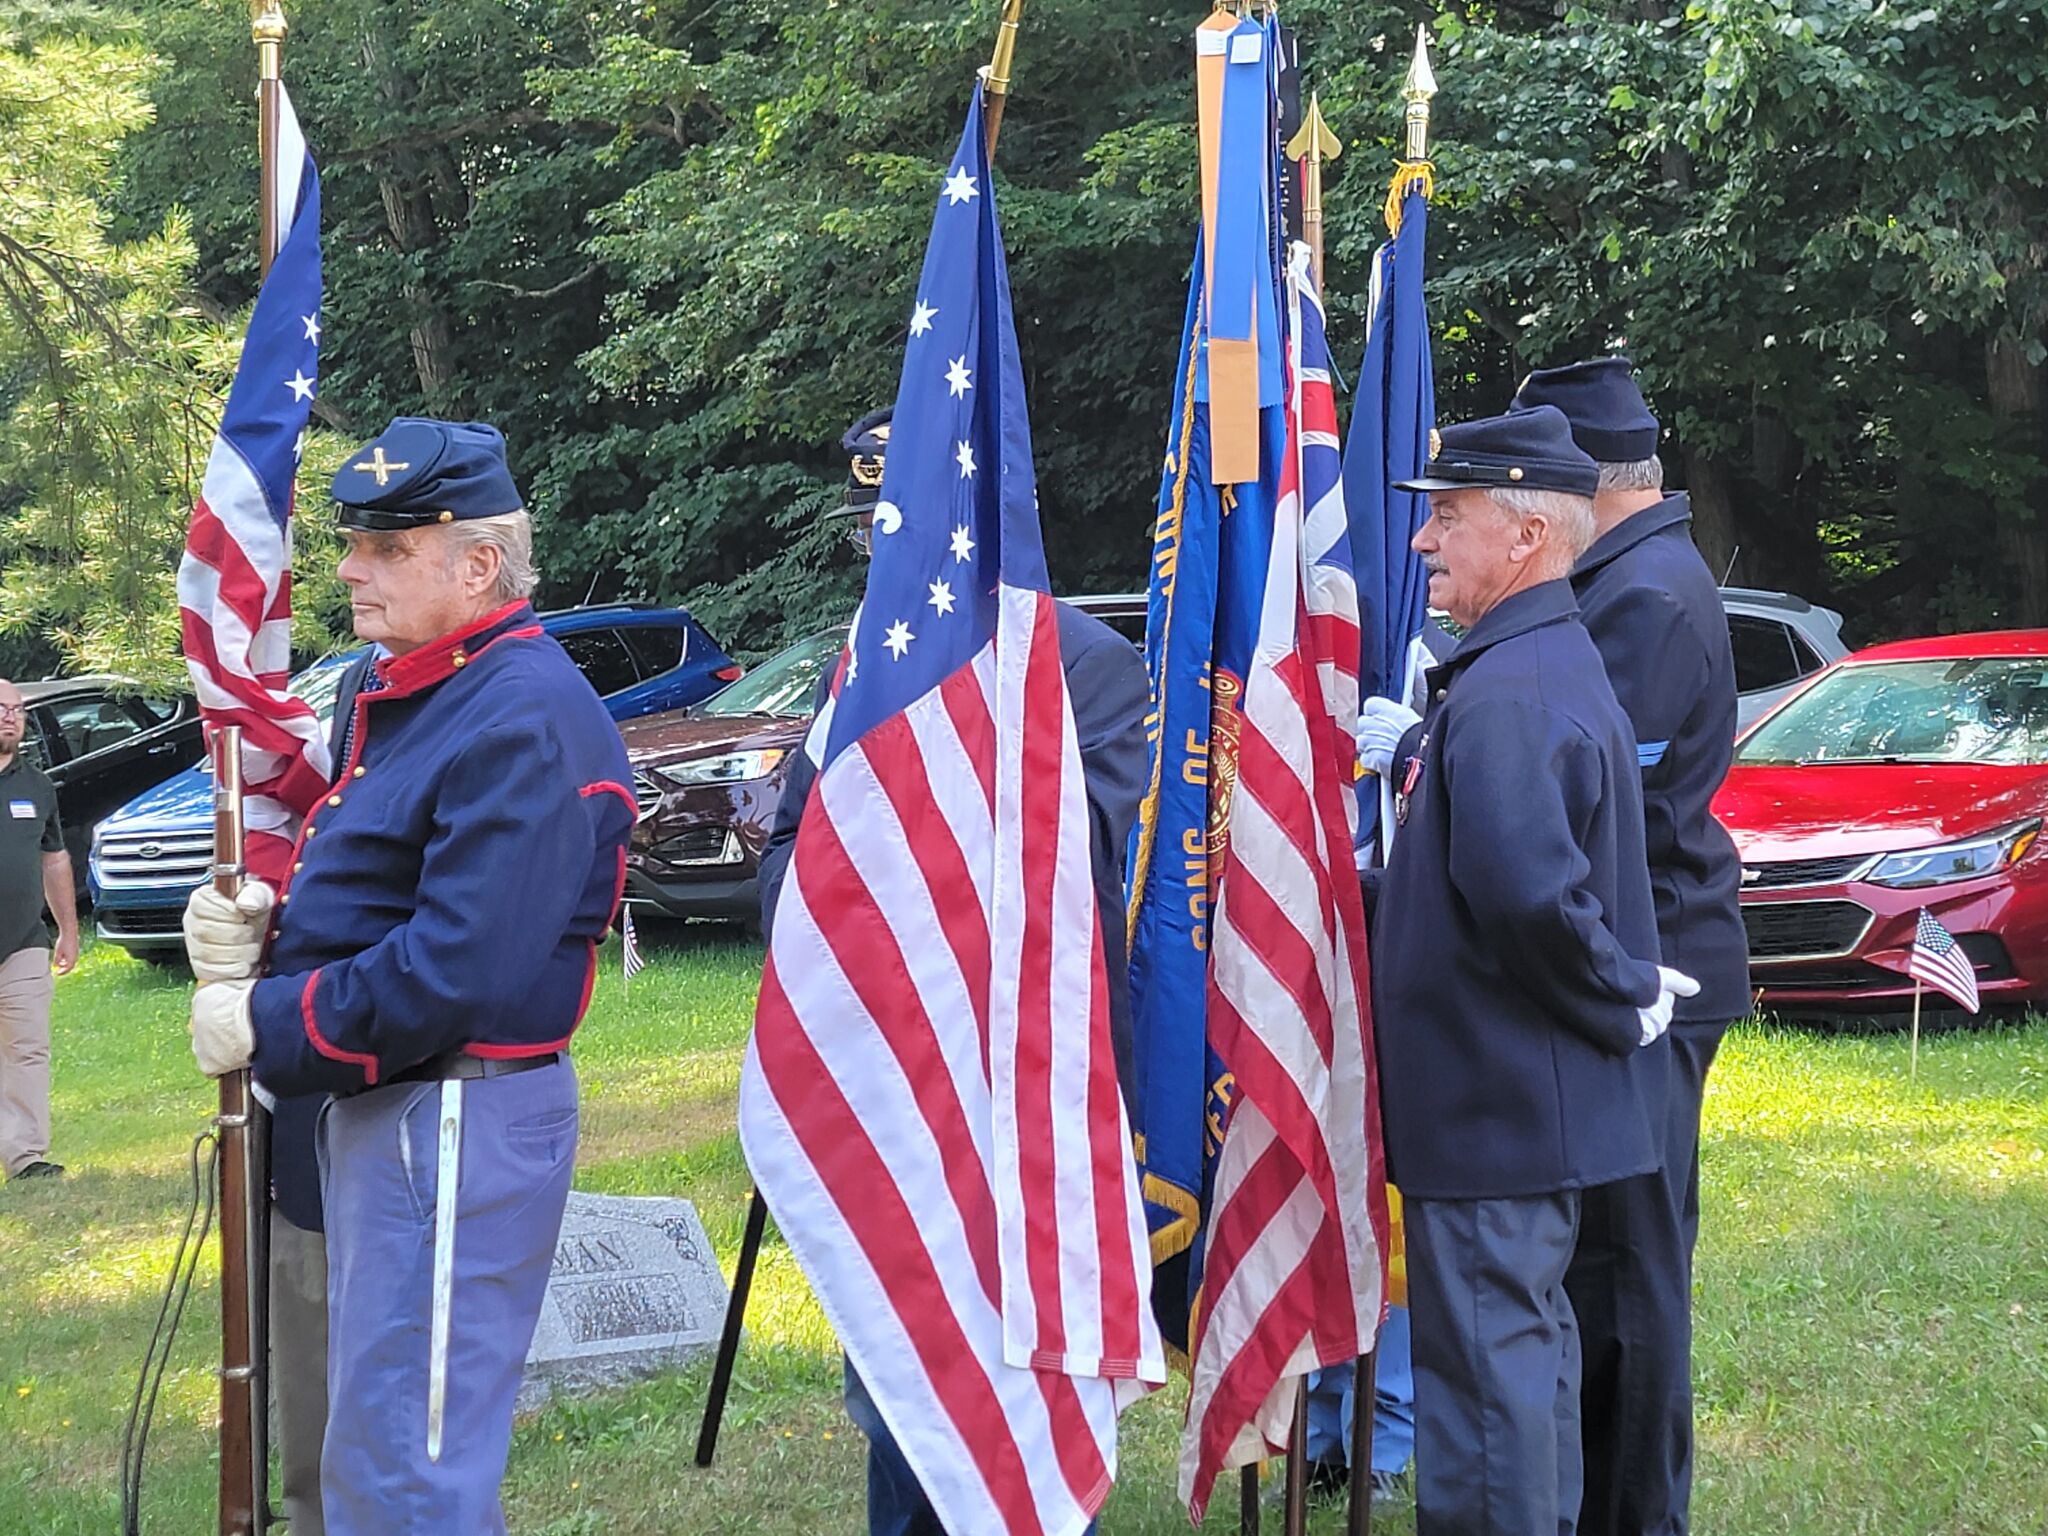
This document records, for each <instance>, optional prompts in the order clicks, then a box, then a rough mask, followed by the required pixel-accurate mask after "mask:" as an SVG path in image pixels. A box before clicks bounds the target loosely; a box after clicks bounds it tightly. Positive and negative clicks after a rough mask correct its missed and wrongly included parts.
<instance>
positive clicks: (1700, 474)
mask: <svg viewBox="0 0 2048 1536" xmlns="http://www.w3.org/2000/svg"><path fill="white" fill-rule="evenodd" d="M1681 451H1682V452H1683V453H1684V455H1685V488H1686V493H1687V494H1688V495H1689V496H1690V497H1691V498H1692V541H1693V543H1694V544H1696V545H1698V546H1699V551H1700V557H1701V558H1702V559H1704V560H1705V561H1706V562H1707V569H1708V570H1710V571H1712V572H1713V573H1714V580H1716V581H1718V582H1720V583H1722V584H1723V585H1724V586H1725V585H1728V584H1729V583H1730V582H1732V581H1739V580H1741V579H1742V578H1743V577H1744V576H1745V575H1746V573H1747V572H1748V571H1749V570H1751V569H1753V568H1754V567H1755V564H1756V562H1755V560H1754V558H1753V556H1752V558H1750V559H1747V560H1745V559H1743V558H1741V556H1740V555H1739V553H1738V551H1739V549H1740V547H1741V541H1742V535H1741V534H1740V533H1739V532H1738V531H1737V529H1736V524H1735V480H1734V476H1732V475H1730V474H1729V473H1728V466H1727V465H1726V464H1724V463H1722V462H1721V461H1720V460H1719V459H1713V458H1709V457H1708V456H1707V455H1706V454H1703V453H1698V452H1695V451H1694V450H1693V449H1691V448H1683V449H1682V450H1681ZM1731 566H1732V571H1731Z"/></svg>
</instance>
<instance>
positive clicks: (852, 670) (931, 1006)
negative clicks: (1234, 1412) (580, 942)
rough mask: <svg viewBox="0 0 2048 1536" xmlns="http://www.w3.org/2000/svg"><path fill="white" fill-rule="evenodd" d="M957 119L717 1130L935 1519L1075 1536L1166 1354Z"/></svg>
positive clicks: (1055, 648)
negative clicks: (735, 1110) (840, 656)
mask: <svg viewBox="0 0 2048 1536" xmlns="http://www.w3.org/2000/svg"><path fill="white" fill-rule="evenodd" d="M981 113H982V107H981V98H980V94H979V92H977V94H976V97H975V101H974V104H973V107H972V109H971V111H970V114H969V121H968V126H967V130H966V132H965V133H964V134H963V135H962V136H961V140H960V146H959V149H958V150H957V151H956V153H955V154H954V156H953V159H952V162H951V164H950V165H949V166H948V168H947V171H946V174H945V176H944V178H943V181H942V183H941V185H940V188H939V191H938V197H937V206H936V208H935V210H934V217H933V222H932V236H931V243H930V246H929V247H928V249H927V252H926V256H925V262H924V268H923V272H922V275H921V276H920V278H919V280H918V287H917V291H916V294H915V295H914V297H913V298H912V301H911V304H910V305H909V306H907V307H908V308H909V315H910V324H909V335H908V337H907V340H906V343H905V349H904V358H903V372H902V379H901V384H900V387H899V389H898V392H897V396H896V405H895V414H894V419H893V421H892V424H891V432H890V439H889V454H888V462H887V465H886V468H885V470H884V478H883V481H882V485H881V489H880V499H879V501H878V502H877V504H876V508H875V519H874V533H873V556H872V561H871V565H870V568H869V571H868V581H867V591H866V594H865V596H864V597H863V599H862V603H861V609H860V613H859V615H858V616H857V618H856V619H855V622H854V629H853V634H852V637H851V639H850V641H849V654H848V656H847V658H846V665H845V667H844V668H843V670H842V672H841V677H840V682H839V684H838V689H837V693H836V696H835V697H834V698H833V700H832V701H831V703H830V706H829V715H828V714H826V713H825V712H821V714H820V718H819V721H818V722H817V724H816V725H815V726H814V728H813V738H812V747H813V755H814V756H815V757H816V758H817V760H818V761H819V763H820V765H821V766H820V770H819V774H818V779H817V783H816V787H815V788H814V790H813V792H812V794H811V797H810V799H809V801H808V803H807V804H806V807H805V810H804V818H803V822H802V824H801V826H800V828H799V830H798V833H797V838H796V844H795V848H794V851H793V853H792V856H791V860H790V865H789V871H788V874H787V876H786V878H785V881H784V884H783V887H782V892H781V896H780V898H779V900H778V901H777V903H776V908H775V917H774V927H773V931H772V932H771V933H770V935H769V943H768V962H767V966H766V968H765V971H764V974H763V976H762V981H761V998H760V1004H759V1007H758V1010H757V1012H756V1014H755V1020H754V1035H753V1039H752V1041H751V1042H750V1043H749V1046H748V1052H747V1060H746V1066H745V1070H744V1072H743V1074H742V1078H741V1086H740V1136H741V1140H742V1143H743V1144H744V1146H745V1148H746V1153H747V1161H748V1163H749V1164H750V1165H751V1166H752V1168H753V1171H754V1176H755V1179H756V1181H757V1182H758V1184H759V1186H760V1188H761V1191H762V1193H763V1195H764V1196H765V1197H766V1199H767V1201H768V1204H769V1207H770V1209H772V1210H773V1211H774V1212H775V1217H776V1221H777V1223H778V1224H779V1225H780V1226H781V1228H782V1230H783V1233H784V1235H785V1237H786V1238H787V1239H788V1242H789V1245H790V1248H791V1250H792V1251H793V1252H794V1253H795V1254H796V1257H797V1259H798V1261H799V1262H800V1263H801V1264H802V1266H803V1270H804V1273H805V1275H806V1276H807V1277H808V1278H809V1279H810V1281H811V1284H812V1287H813V1289H814V1290H815V1291H816V1292H817V1294H818V1297H819V1300H820V1302H821V1303H822V1304H823V1306H824V1308H825V1311H826V1314H827V1316H829V1317H830V1318H831V1320H832V1324H833V1326H834V1328H835V1329H836V1330H837V1332H838V1335H839V1338H840V1341H841V1342H842V1344H843V1345H844V1346H845V1349H846V1352H847V1355H848V1357H849V1358H850V1359H851V1360H852V1362H853V1365H854V1367H855V1369H856V1370H858V1371H859V1373H860V1375H861V1378H862V1380H863V1381H864V1382H865V1383H866V1385H867V1387H868V1390H869V1392H870V1394H871V1395H872V1396H873V1398H874V1400H875V1403H876V1405H877V1407H878V1408H879V1409H880V1410H881V1412H882V1415H883V1417H884V1418H885V1419H886V1420H887V1421H888V1423H889V1425H890V1427H891V1429H892V1430H893V1431H894V1432H895V1434H896V1437H897V1440H898V1442H899V1444H900V1445H901V1447H902V1449H903V1452H904V1455H905V1457H906V1458H907V1459H908V1460H909V1462H910V1464H911V1466H912V1468H913V1469H914V1470H915V1471H916V1473H917V1476H918V1480H919V1482H920V1484H921V1485H922V1486H923V1488H924V1491H925V1493H926V1494H927V1495H928V1496H929V1497H930V1499H931V1501H932V1503H933V1506H934V1507H935V1508H936V1510H937V1512H938V1514H939V1517H940V1519H941V1521H942V1523H943V1524H944V1525H945V1527H946V1529H948V1530H953V1531H975V1532H990V1533H995V1532H1009V1533H1017V1536H1023V1533H1027V1532H1028V1533H1032V1536H1038V1533H1041V1532H1042V1533H1048V1536H1076V1533H1078V1532H1080V1531H1081V1530H1082V1529H1083V1528H1084V1527H1085V1526H1086V1525H1087V1524H1088V1522H1089V1520H1090V1519H1091V1518H1092V1517H1093V1515H1094V1514H1095V1512H1096V1510H1097V1509H1098V1508H1099V1507H1100V1506H1101V1503H1102V1500H1103V1498H1104V1497H1105V1495H1106V1494H1107V1493H1108V1490H1109V1485H1110V1481H1111V1479H1112V1478H1113V1477H1114V1475H1115V1470H1116V1413H1117V1409H1118V1406H1119V1402H1120V1401H1121V1400H1124V1399H1126V1398H1127V1397H1128V1396H1129V1395H1131V1394H1132V1393H1133V1392H1135V1391H1137V1390H1140V1389H1139V1388H1138V1387H1137V1386H1136V1384H1137V1383H1140V1382H1143V1383H1157V1382H1161V1381H1164V1379H1165V1359H1164V1353H1163V1350H1162V1348H1161V1345H1160V1341H1159V1333H1158V1329H1157V1326H1156V1325H1155V1324H1154V1322H1153V1320H1152V1315H1151V1311H1150V1308H1149V1306H1148V1305H1147V1296H1148V1293H1149V1289H1150V1284H1151V1265H1150V1253H1149V1244H1148V1240H1147V1237H1146V1232H1145V1224H1144V1219H1143V1208H1142V1205H1141V1203H1140V1201H1139V1197H1138V1186H1137V1176H1136V1169H1135V1166H1134V1164H1133V1161H1132V1157H1131V1150H1130V1130H1129V1125H1128V1122H1127V1121H1126V1119H1125V1116H1124V1110H1123V1101H1122V1098H1121V1097H1120V1095H1119V1093H1118V1090H1117V1080H1116V1065H1115V1060H1114V1056H1113V1053H1112V1050H1111V1046H1110V1035H1109V1008H1108V990H1107V974H1108V973H1107V969H1106V965H1107V958H1106V957H1105V955H1104V953H1103V946H1102V934H1101V928H1100V926H1099V924H1098V922H1097V917H1096V911H1095V895H1094V883H1093V879H1092V877H1091V873H1090V866H1089V830H1090V826H1089V812H1088V801H1087V793H1086V788H1085V785H1084V783H1083V780H1082V775H1081V759H1080V745H1079V741H1078V738H1077V735H1076V732H1075V727H1074V719H1073V710H1072V706H1071V703H1070V701H1069V699H1068V697H1067V691H1066V678H1065V674H1064V672H1063V670H1062V668H1061V663H1060V652H1059V641H1058V633H1057V617H1056V609H1055V605H1054V602H1053V599H1052V597H1051V595H1050V593H1049V591H1048V586H1047V580H1046V569H1045V552H1044V546H1043V543H1042V541H1041V538H1040V533H1039V526H1038V512H1037V498H1036V495H1035V493H1034V490H1033V482H1032V471H1031V440H1030V433H1029V430H1028V428H1027V426H1026V423H1025V414H1024V382H1023V372H1022V369H1021V367H1020V366H1019V363H1018V357H1017V342H1016V334H1015V330H1014V328H1013V325H1012V322H1011V317H1010V302H1009V279H1008V274H1007V272H1006V271H1005V268H1004V261H1003V249H1002V244H1001V238H1000V235H999V233H998V230H997V226H996V216H995V196H994V189H993V188H992V187H991V186H990V184H989V168H988V152H987V148H986V141H985V139H984V136H983V131H982V115H981ZM1117 960H1118V962H1119V963H1121V961H1122V956H1118V957H1117ZM1027 1234H1028V1236H1029V1241H1028V1243H1027V1241H1026V1238H1027Z"/></svg>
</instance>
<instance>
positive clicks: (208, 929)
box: [188, 418, 635, 1536]
mask: <svg viewBox="0 0 2048 1536" xmlns="http://www.w3.org/2000/svg"><path fill="white" fill-rule="evenodd" d="M334 495H335V499H336V500H337V501H338V502H339V503H340V504H341V512H340V522H341V525H342V528H343V530H344V531H345V533H346V534H347V537H348V540H349V550H348V553H347V555H346V556H345V557H344V559H343V560H342V563H341V577H342V580H343V581H344V582H345V583H347V585H348V587H349V596H350V606H351V611H352V613H353V616H354V620H355V627H356V633H357V634H358V635H359V636H360V637H361V638H362V639H364V640H368V641H372V642H376V643H378V644H379V645H380V646H381V647H382V649H383V650H384V651H385V652H386V653H387V654H386V655H385V656H384V657H383V659H381V660H379V661H377V663H376V664H375V666H374V667H373V668H372V669H370V671H369V672H368V673H367V674H366V675H365V677H364V679H363V685H362V688H361V691H360V692H359V693H358V694H357V696H356V698H355V700H354V704H353V708H352V710H351V713H350V716H349V719H348V721H347V722H346V728H345V734H344V737H343V743H344V745H345V755H344V756H343V757H342V759H341V760H340V761H339V763H338V764H337V771H336V777H335V780H334V784H333V788H332V793H330V794H329V795H328V796H327V797H326V798H325V799H323V800H322V801H321V802H320V803H319V805H318V806H317V807H315V809H314V810H313V812H312V813H311V814H310V815H309V816H308V817H307V819H306V825H305V828H304V830H303V831H302V833H301V834H300V839H299V844H298V846H297V848H296V849H295V850H294V853H293V862H292V865H291V872H290V875H289V877H288V878H287V880H286V881H285V883H284V887H283V889H282V890H280V891H279V892H278V893H277V897H276V907H275V920H274V923H273V924H272V925H271V926H270V927H269V928H268V932H267V947H264V943H265V937H266V935H265V930H264V928H263V926H262V924H263V920H264V910H263V909H264V908H265V907H266V906H267V902H265V901H264V900H263V898H262V897H260V896H259V897H257V898H256V899H254V900H252V901H250V902H248V903H246V904H244V903H230V902H225V901H221V900H219V899H215V900H214V901H212V902H206V901H203V900H202V898H201V897H198V896H195V897H194V905H195V907H200V908H202V909H203V911H202V912H201V913H200V914H199V917H200V918H202V919H203V921H200V920H195V921H194V922H193V923H190V924H188V944H189V943H190V942H191V937H190V936H191V934H192V932H193V930H194V929H195V928H197V929H200V930H202V931H203V933H204V935H205V937H206V940H207V944H208V946H210V959H211V960H212V962H213V963H214V964H215V966H216V977H217V979H214V980H212V981H211V983H210V984H209V985H206V986H202V987H201V988H200V989H199V990H198V992H197V993H196V994H195V995H194V998H193V1004H192V1045H193V1053H194V1055H195V1057H196V1058H197V1059H198V1062H199V1065H200V1068H201V1070H203V1071H205V1072H206V1073H208V1074H209V1075H218V1074H220V1073H222V1072H227V1071H231V1070H233V1069H235V1068H237V1067H241V1066H248V1065H253V1066H254V1068H255V1072H256V1076H257V1078H258V1080H260V1081H261V1082H263V1083H265V1084H267V1085H268V1086H269V1087H270V1088H271V1089H272V1090H274V1091H275V1092H277V1093H279V1094H285V1095H307V1094H321V1093H328V1094H332V1095H333V1098H332V1099H331V1100H330V1102H329V1103H328V1104H327V1106H326V1108H325V1109H324V1110H323V1111H321V1115H320V1122H319V1128H318V1140H319V1154H320V1175H321V1179H320V1184H321V1188H320V1193H321V1205H322V1207H323V1209H324V1215H325V1221H326V1228H327V1262H328V1290H327V1296H328V1324H329V1349H328V1387H329V1398H330V1406H329V1413H328V1419H327V1431H326V1439H325V1443H324V1445H323V1447H322V1457H321V1474H320V1475H321V1494H322V1505H323V1509H324V1513H325V1517H326V1527H327V1530H328V1531H329V1532H330V1533H332V1536H397V1533H411V1532H428V1531H432V1532H443V1531H447V1532H462V1533H464V1536H468V1533H486V1532H503V1531H504V1529H505V1521H504V1513H503V1509H502V1506H501V1503H500V1499H499V1492H498V1485H499V1483H500V1482H501V1481H502V1479H503V1476H504V1471H505V1458H506V1453H507V1450H508V1449H509V1446H510V1441H511V1431H512V1407H513V1398H514V1394H515V1393H516V1391H517V1389H518V1385H519V1378H520V1371H521V1367H522V1365H523V1363H524V1360H525V1357H526V1350H527V1346H528V1345H529V1343H530V1342H531V1340H532V1336H533V1329H534V1324H535V1322H536V1321H537V1320H538V1317H539V1313H540V1306H541V1299H542V1296H543V1293H544V1291H545V1288H546V1284H547V1277H548V1269H549V1263H550V1260H551V1258H552V1255H553V1251H554V1246H555V1242H556V1239H557V1237H558V1236H559V1233H560V1229H561V1220H562V1212H563V1208H564V1205H565V1203H566V1201H567V1199H568V1192H569V1181H570V1175H571V1172H572V1169H573V1164H574V1159H575V1150H576V1134H577V1124H578V1115H577V1091H576V1076H575V1071H574V1068H573V1067H572V1066H571V1065H570V1062H569V1056H568V1051H567V1046H568V1044H569V1039H570V1037H571V1035H572V1034H573V1033H574V1032H575V1029H576V1026H577V1024H578V1023H579V1022H580V1021H581V1019H582V1015H583V1012H584V1009H585V1008H586V1007H587V1005H588V999H589V995H590V982H591V979H592V977H593V976H594V975H595V967H596V963H597V947H598V944H599V942H600V941H601V940H602V938H603V937H604V935H605V933H606V931H607V929H608V927H609V925H610V922H611V919H612V915H613V913H614V911H615V910H616V908H617V905H618V898H619V891H620V887H621V885H622V883H623V877H624V869H625V864H624V854H625V845H626V839H627V836H628V834H629V833H630V831H631V829H632V825H633V817H634V813H635V806H634V802H633V795H632V791H631V790H630V788H628V787H627V786H628V775H629V770H628V767H627V764H626V756H625V748H624V746H623V745H622V744H621V742H620V740H619V734H618V728H617V726H616V725H614V724H613V723H612V719H611V716H610V715H609V714H608V713H607V712H606V710H605V708H604V706H603V704H602V703H600V702H599V700H598V698H597V695H596V693H595V692H594V691H593V690H592V689H591V686H590V684H589V682H588V681H587V680H585V678H584V677H583V675H582V673H581V672H579V671H578V670H577V668H576V666H575V664H574V663H573V662H571V661H570V660H569V658H568V656H567V655H566V654H565V653H564V652H563V650H562V648H561V647H560V646H559V645H558V644H556V643H555V642H554V641H553V640H552V639H550V638H549V637H548V636H547V635H546V634H545V633H544V632H543V631H542V630H541V628H540V625H539V624H538V622H537V621H536V620H535V618H534V614H533V610H532V608H531V607H529V606H528V604H527V601H526V598H527V594H528V593H530V592H531V590H532V588H533V585H534V576H533V570H532V565H531V548H532V545H531V530H530V525H529V524H528V521H527V515H526V511H525V509H524V506H523V504H522V500H521V498H520V496H519V492H518V489H517V487H516V486H515V485H514V483H513V481H512V477H511V474H510V472H509V471H508V469H507V468H506V464H505V453H504V439H503V437H502V436H500V435H499V434H498V432H497V431H496V430H495V429H494V428H490V427H486V426H481V425H478V424H473V423H450V422H438V421H427V420H420V419H407V418H401V419H400V420H398V421H395V422H393V423H392V424H391V426H390V427H388V428H387V429H386V430H385V432H384V433H383V435H382V436H380V437H379V438H378V439H377V440H376V441H375V442H374V443H372V444H370V445H369V447H367V448H366V449H364V450H363V451H362V452H360V453H358V454H357V455H355V456H354V457H353V458H352V459H351V460H350V461H349V462H348V463H347V464H346V465H344V466H343V467H342V469H341V471H340V473H339V474H338V475H337V476H336V480H335V485H334ZM251 919H253V921H250V920H251ZM237 921H243V922H244V923H245V925H246V926H245V932H246V941H245V942H246V947H247V950H248V952H249V964H248V969H247V971H246V972H245V975H244V978H242V979H231V978H228V977H225V976H219V973H218V966H219V963H220V962H221V959H222V954H221V950H222V931H223V930H227V929H231V928H232V927H233V925H234V924H235V923H236V922H237ZM259 947H262V948H263V966H262V969H263V971H264V972H265V974H264V975H263V977H262V979H260V980H252V979H247V976H248V975H252V974H253V972H254V970H255V959H254V952H255V951H256V950H257V949H258V948H259ZM197 958H198V956H197V954H195V960H196V959H197Z"/></svg>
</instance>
